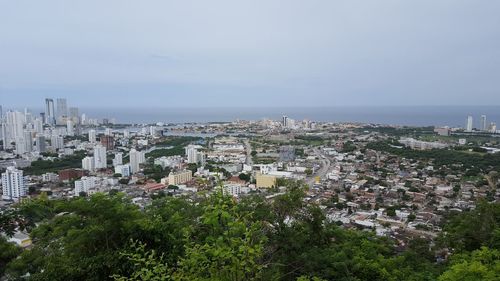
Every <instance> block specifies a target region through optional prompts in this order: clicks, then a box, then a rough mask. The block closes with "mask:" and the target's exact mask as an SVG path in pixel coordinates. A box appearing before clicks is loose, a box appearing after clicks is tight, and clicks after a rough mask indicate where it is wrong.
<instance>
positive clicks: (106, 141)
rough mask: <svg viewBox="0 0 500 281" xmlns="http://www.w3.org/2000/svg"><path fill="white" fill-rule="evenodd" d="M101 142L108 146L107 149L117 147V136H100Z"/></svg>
mask: <svg viewBox="0 0 500 281" xmlns="http://www.w3.org/2000/svg"><path fill="white" fill-rule="evenodd" d="M100 141H101V144H102V145H103V146H104V147H106V149H107V150H113V149H115V138H113V137H112V136H102V137H101V138H100Z"/></svg>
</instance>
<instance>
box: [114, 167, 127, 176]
mask: <svg viewBox="0 0 500 281" xmlns="http://www.w3.org/2000/svg"><path fill="white" fill-rule="evenodd" d="M115 174H121V175H122V177H130V166H129V165H118V166H115Z"/></svg>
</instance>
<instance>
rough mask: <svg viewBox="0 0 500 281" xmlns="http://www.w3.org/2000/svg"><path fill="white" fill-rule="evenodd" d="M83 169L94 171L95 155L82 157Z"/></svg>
mask: <svg viewBox="0 0 500 281" xmlns="http://www.w3.org/2000/svg"><path fill="white" fill-rule="evenodd" d="M82 169H84V170H87V171H91V172H93V171H94V170H95V162H94V157H91V156H87V157H85V158H83V159H82Z"/></svg>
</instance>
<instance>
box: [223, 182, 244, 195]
mask: <svg viewBox="0 0 500 281" xmlns="http://www.w3.org/2000/svg"><path fill="white" fill-rule="evenodd" d="M223 193H224V194H226V195H231V196H236V197H237V196H238V195H240V194H241V185H239V184H226V185H224V189H223Z"/></svg>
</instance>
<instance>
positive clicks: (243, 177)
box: [238, 173, 251, 182]
mask: <svg viewBox="0 0 500 281" xmlns="http://www.w3.org/2000/svg"><path fill="white" fill-rule="evenodd" d="M238 178H239V179H240V180H244V181H246V182H249V181H250V179H251V177H250V175H249V174H247V173H241V174H239V176H238Z"/></svg>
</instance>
